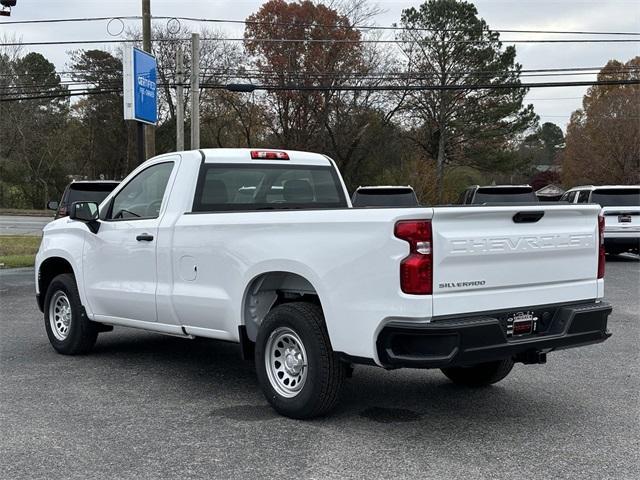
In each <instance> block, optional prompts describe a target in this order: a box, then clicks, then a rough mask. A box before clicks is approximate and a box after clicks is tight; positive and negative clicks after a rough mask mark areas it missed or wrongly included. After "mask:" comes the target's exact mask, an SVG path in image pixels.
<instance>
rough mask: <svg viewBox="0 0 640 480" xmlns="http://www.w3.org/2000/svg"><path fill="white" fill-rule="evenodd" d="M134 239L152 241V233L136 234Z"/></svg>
mask: <svg viewBox="0 0 640 480" xmlns="http://www.w3.org/2000/svg"><path fill="white" fill-rule="evenodd" d="M136 240H137V241H139V242H152V241H153V235H149V234H148V233H143V234H141V235H138V236H137V237H136Z"/></svg>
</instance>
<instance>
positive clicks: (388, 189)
mask: <svg viewBox="0 0 640 480" xmlns="http://www.w3.org/2000/svg"><path fill="white" fill-rule="evenodd" d="M351 204H352V205H353V206H354V207H417V206H419V205H420V203H419V202H418V197H417V196H416V192H414V191H413V187H411V185H406V186H400V187H395V186H390V185H386V186H376V187H358V188H357V189H356V191H355V192H353V195H352V196H351Z"/></svg>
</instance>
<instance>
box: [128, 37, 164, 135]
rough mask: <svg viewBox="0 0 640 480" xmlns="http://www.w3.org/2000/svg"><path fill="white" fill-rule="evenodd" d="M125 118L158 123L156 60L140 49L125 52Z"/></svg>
mask: <svg viewBox="0 0 640 480" xmlns="http://www.w3.org/2000/svg"><path fill="white" fill-rule="evenodd" d="M123 69H124V75H123V81H124V118H125V120H137V121H138V122H144V123H151V124H155V123H156V122H157V121H158V93H157V85H158V83H157V79H158V73H157V70H156V58H155V57H154V56H153V55H150V54H148V53H147V52H144V51H142V50H140V49H138V48H135V47H134V48H131V49H130V50H125V61H124V64H123Z"/></svg>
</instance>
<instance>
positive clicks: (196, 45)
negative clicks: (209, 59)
mask: <svg viewBox="0 0 640 480" xmlns="http://www.w3.org/2000/svg"><path fill="white" fill-rule="evenodd" d="M199 148H200V35H199V34H198V33H193V34H191V150H197V149H199Z"/></svg>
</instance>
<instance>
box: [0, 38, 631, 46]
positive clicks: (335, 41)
mask: <svg viewBox="0 0 640 480" xmlns="http://www.w3.org/2000/svg"><path fill="white" fill-rule="evenodd" d="M201 40H202V41H208V42H211V41H215V42H247V43H251V42H253V43H330V44H365V43H367V44H369V43H370V44H403V43H422V44H440V43H441V42H438V41H431V40H426V41H420V40H411V41H408V40H385V39H377V40H372V39H361V40H345V39H330V38H309V39H305V38H250V39H246V38H215V37H214V38H207V37H205V38H201ZM153 41H154V42H156V43H170V42H187V41H190V39H189V38H157V39H154V40H153ZM496 41H499V42H501V43H508V44H556V43H639V42H640V39H629V38H625V39H618V38H595V39H540V40H534V39H525V40H517V39H508V40H507V39H504V40H496ZM139 42H140V40H137V39H124V38H120V39H111V40H110V39H104V40H57V41H41V42H7V43H0V47H17V46H46V45H95V44H107V43H139ZM485 42H487V40H451V41H448V42H446V43H447V44H464V45H474V44H475V45H477V44H482V43H485Z"/></svg>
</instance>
